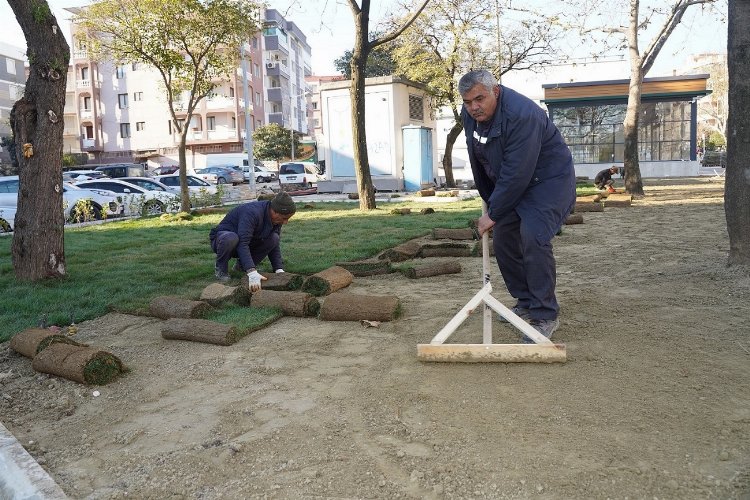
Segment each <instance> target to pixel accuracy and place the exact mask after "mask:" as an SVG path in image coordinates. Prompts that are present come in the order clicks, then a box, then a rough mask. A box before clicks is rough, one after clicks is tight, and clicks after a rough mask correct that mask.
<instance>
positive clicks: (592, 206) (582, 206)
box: [573, 201, 604, 214]
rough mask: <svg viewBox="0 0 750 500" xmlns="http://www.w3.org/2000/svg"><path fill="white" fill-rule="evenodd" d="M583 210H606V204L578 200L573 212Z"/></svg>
mask: <svg viewBox="0 0 750 500" xmlns="http://www.w3.org/2000/svg"><path fill="white" fill-rule="evenodd" d="M581 212H604V205H602V203H601V202H597V203H592V202H578V201H577V202H576V206H575V208H574V209H573V213H576V214H578V213H581Z"/></svg>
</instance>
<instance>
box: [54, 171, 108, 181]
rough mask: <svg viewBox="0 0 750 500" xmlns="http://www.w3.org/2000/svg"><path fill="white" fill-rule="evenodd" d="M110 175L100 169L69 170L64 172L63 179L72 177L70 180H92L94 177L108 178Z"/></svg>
mask: <svg viewBox="0 0 750 500" xmlns="http://www.w3.org/2000/svg"><path fill="white" fill-rule="evenodd" d="M108 178H109V176H108V175H107V174H105V173H104V172H99V171H98V170H68V171H67V172H63V179H66V180H67V179H70V182H79V181H90V180H92V179H108Z"/></svg>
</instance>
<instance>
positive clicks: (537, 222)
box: [458, 70, 576, 342]
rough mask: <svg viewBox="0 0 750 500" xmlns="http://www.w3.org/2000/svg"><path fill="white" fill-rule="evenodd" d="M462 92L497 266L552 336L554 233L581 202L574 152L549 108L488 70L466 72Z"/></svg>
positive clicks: (483, 226) (525, 311) (484, 226)
mask: <svg viewBox="0 0 750 500" xmlns="http://www.w3.org/2000/svg"><path fill="white" fill-rule="evenodd" d="M458 91H459V93H460V94H461V97H462V98H463V109H462V111H461V118H462V120H463V124H464V132H465V134H466V143H467V146H468V152H469V162H470V163H471V170H472V172H473V174H474V181H475V183H476V187H477V189H478V190H479V194H480V196H481V197H482V199H483V200H484V201H485V202H486V203H487V213H486V214H484V215H482V217H480V219H479V221H478V224H477V226H478V229H479V233H480V234H484V233H486V232H487V231H489V230H490V229H492V230H493V235H494V236H493V240H492V244H493V247H494V250H495V256H496V259H497V264H498V267H499V268H500V272H501V273H502V275H503V280H504V281H505V286H506V287H507V288H508V292H510V294H511V295H512V296H513V297H514V298H515V299H516V301H517V302H516V305H515V306H513V308H512V311H513V312H514V313H515V314H517V315H518V316H520V317H521V318H523V319H524V320H527V321H528V322H529V323H530V324H531V326H533V327H534V328H535V329H536V330H537V331H538V332H539V333H541V334H542V335H544V336H545V337H547V338H550V337H551V336H552V333H554V331H555V330H556V329H557V327H558V326H559V324H560V322H559V320H558V313H559V309H560V308H559V305H558V303H557V298H556V297H555V281H556V264H555V257H554V255H553V253H552V238H553V236H555V234H556V233H557V231H558V230H559V229H560V227H561V226H562V224H563V222H564V221H565V217H566V216H567V215H568V213H569V212H570V210H571V209H572V208H573V205H574V203H575V197H576V191H575V187H576V178H575V171H574V170H573V158H572V157H571V154H570V150H569V149H568V146H567V145H566V144H565V141H564V140H563V138H562V136H561V135H560V132H559V131H558V130H557V127H555V124H554V123H552V121H551V120H550V119H549V117H548V116H547V114H546V113H545V112H544V110H543V109H542V108H540V107H539V106H538V105H537V104H536V103H535V102H534V101H532V100H531V99H528V98H527V97H524V96H522V95H521V94H519V93H518V92H515V91H514V90H511V89H509V88H507V87H504V86H502V85H498V83H497V79H496V78H495V77H493V76H492V74H491V73H490V72H489V71H486V70H477V71H470V72H469V73H467V74H465V75H464V76H463V77H462V78H461V80H460V81H459V82H458ZM524 341H527V342H529V341H530V340H526V339H525V340H524Z"/></svg>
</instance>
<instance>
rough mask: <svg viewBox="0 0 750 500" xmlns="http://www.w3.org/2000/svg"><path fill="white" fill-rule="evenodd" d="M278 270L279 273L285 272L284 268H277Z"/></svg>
mask: <svg viewBox="0 0 750 500" xmlns="http://www.w3.org/2000/svg"><path fill="white" fill-rule="evenodd" d="M276 272H277V273H283V272H284V270H283V269H277V270H276Z"/></svg>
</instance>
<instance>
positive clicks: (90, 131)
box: [84, 125, 94, 139]
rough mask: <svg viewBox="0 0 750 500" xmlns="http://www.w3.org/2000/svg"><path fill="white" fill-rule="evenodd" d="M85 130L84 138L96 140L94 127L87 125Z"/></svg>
mask: <svg viewBox="0 0 750 500" xmlns="http://www.w3.org/2000/svg"><path fill="white" fill-rule="evenodd" d="M84 129H85V133H84V138H86V139H93V138H94V126H93V125H86V126H85V127H84Z"/></svg>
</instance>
